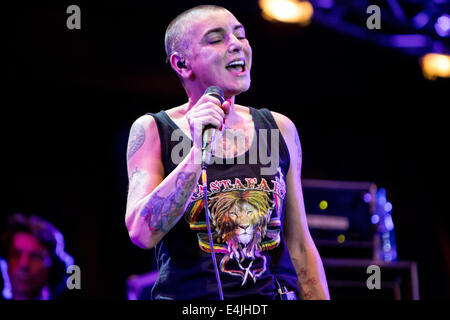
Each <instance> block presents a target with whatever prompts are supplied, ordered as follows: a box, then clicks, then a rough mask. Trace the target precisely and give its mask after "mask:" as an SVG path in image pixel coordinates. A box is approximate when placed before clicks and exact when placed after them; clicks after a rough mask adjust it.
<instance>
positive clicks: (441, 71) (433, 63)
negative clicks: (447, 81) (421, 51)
mask: <svg viewBox="0 0 450 320" xmlns="http://www.w3.org/2000/svg"><path fill="white" fill-rule="evenodd" d="M421 65H422V72H423V75H424V77H425V78H427V79H428V80H435V79H436V78H437V77H441V78H450V55H446V54H439V53H428V54H426V55H425V56H423V57H422V59H421Z"/></svg>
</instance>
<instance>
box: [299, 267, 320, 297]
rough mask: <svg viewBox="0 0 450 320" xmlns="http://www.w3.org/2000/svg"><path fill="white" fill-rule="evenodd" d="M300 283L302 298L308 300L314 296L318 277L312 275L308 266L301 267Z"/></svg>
mask: <svg viewBox="0 0 450 320" xmlns="http://www.w3.org/2000/svg"><path fill="white" fill-rule="evenodd" d="M298 281H299V283H300V288H299V289H300V295H301V297H302V299H305V300H308V299H313V298H314V293H313V292H314V288H315V287H316V286H317V284H318V282H317V279H316V278H314V277H312V276H310V275H309V274H308V271H307V270H306V268H301V269H300V273H299V275H298Z"/></svg>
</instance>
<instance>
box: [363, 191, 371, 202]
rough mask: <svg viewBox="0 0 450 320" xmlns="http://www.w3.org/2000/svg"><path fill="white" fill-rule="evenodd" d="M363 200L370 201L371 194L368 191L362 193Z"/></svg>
mask: <svg viewBox="0 0 450 320" xmlns="http://www.w3.org/2000/svg"><path fill="white" fill-rule="evenodd" d="M363 199H364V202H365V203H369V202H370V201H372V195H371V194H370V193H368V192H367V193H366V194H364V198H363Z"/></svg>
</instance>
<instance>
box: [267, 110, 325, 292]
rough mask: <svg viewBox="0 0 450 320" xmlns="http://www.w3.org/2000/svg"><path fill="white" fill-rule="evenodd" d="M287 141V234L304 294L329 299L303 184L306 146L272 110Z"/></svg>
mask: <svg viewBox="0 0 450 320" xmlns="http://www.w3.org/2000/svg"><path fill="white" fill-rule="evenodd" d="M272 115H273V116H274V118H275V121H276V122H277V125H278V127H279V129H280V132H281V134H282V135H283V138H284V140H285V142H286V144H287V147H288V150H289V155H290V166H289V171H288V174H287V177H286V185H287V186H286V187H287V190H286V213H285V221H284V235H285V239H286V244H287V247H288V250H289V254H290V256H291V259H292V263H293V265H294V268H295V271H296V273H297V276H298V285H299V289H300V296H301V298H302V299H305V300H328V299H330V294H329V292H328V285H327V279H326V276H325V271H324V269H323V264H322V259H321V258H320V255H319V252H318V251H317V248H316V246H315V244H314V241H313V239H312V238H311V234H310V233H309V229H308V224H307V221H306V212H305V204H304V201H303V191H302V185H301V166H302V149H301V145H300V139H299V135H298V132H297V129H296V127H295V125H294V123H293V122H292V121H291V120H290V119H289V118H287V117H286V116H284V115H281V114H279V113H276V112H272Z"/></svg>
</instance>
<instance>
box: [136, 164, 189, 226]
mask: <svg viewBox="0 0 450 320" xmlns="http://www.w3.org/2000/svg"><path fill="white" fill-rule="evenodd" d="M196 176H197V175H196V173H195V172H192V173H186V172H180V173H179V174H178V175H177V177H176V183H175V186H174V188H173V191H172V192H170V193H169V194H168V195H167V196H163V195H162V192H161V190H158V191H156V192H155V193H154V194H153V195H152V196H151V197H150V200H149V201H148V203H147V204H146V206H145V207H144V209H143V210H142V211H141V216H142V217H144V218H145V221H146V222H147V224H148V227H149V229H150V232H164V233H167V232H168V231H169V230H170V229H171V228H172V227H173V224H174V223H175V222H176V221H177V220H178V218H179V217H180V213H182V212H181V211H182V210H183V208H184V207H185V205H186V203H187V201H188V198H189V196H190V195H191V193H192V191H193V187H194V184H195V183H196V182H197V181H196Z"/></svg>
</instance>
